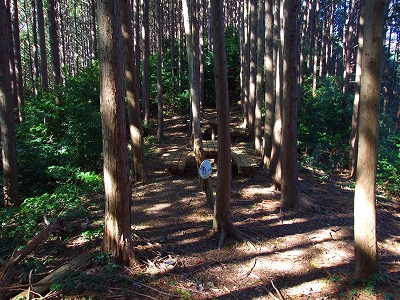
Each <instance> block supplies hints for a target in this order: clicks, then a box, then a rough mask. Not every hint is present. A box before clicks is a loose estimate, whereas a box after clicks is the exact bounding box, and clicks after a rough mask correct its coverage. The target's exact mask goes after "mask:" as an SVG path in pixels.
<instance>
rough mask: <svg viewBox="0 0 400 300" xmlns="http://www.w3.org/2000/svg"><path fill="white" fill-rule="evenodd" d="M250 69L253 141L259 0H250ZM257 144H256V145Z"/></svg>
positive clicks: (250, 114) (252, 134)
mask: <svg viewBox="0 0 400 300" xmlns="http://www.w3.org/2000/svg"><path fill="white" fill-rule="evenodd" d="M249 27H250V32H249V36H250V38H249V43H250V45H249V46H250V60H249V63H250V70H249V99H248V102H247V103H248V111H247V114H248V122H249V124H248V128H249V137H250V140H251V141H254V139H255V128H254V125H255V109H256V75H257V67H256V64H257V1H256V0H250V26H249ZM254 146H256V145H254Z"/></svg>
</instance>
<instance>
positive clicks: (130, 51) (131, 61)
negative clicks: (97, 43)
mask: <svg viewBox="0 0 400 300" xmlns="http://www.w3.org/2000/svg"><path fill="white" fill-rule="evenodd" d="M129 2H130V1H129V0H121V21H122V34H123V49H124V61H125V82H126V98H127V102H128V103H127V110H128V118H129V133H130V138H131V142H132V179H133V181H134V182H138V181H142V182H145V181H146V180H147V176H146V168H145V155H144V141H143V130H142V118H141V116H140V103H139V96H138V91H139V89H140V88H139V83H140V78H139V72H138V71H137V70H136V65H135V50H134V43H133V27H132V21H131V20H132V11H131V6H130V5H129Z"/></svg>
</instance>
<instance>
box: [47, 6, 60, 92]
mask: <svg viewBox="0 0 400 300" xmlns="http://www.w3.org/2000/svg"><path fill="white" fill-rule="evenodd" d="M47 14H48V19H49V38H50V53H51V62H52V64H53V77H54V85H55V86H57V85H59V84H60V83H61V63H60V53H59V48H60V47H59V43H58V34H57V22H56V10H55V0H47Z"/></svg>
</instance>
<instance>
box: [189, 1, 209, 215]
mask: <svg viewBox="0 0 400 300" xmlns="http://www.w3.org/2000/svg"><path fill="white" fill-rule="evenodd" d="M182 12H183V19H184V26H185V36H186V48H187V56H188V63H189V82H190V102H191V108H192V114H193V121H192V126H193V135H194V136H193V152H194V156H195V158H196V161H197V167H198V168H199V166H200V164H201V163H202V161H204V159H205V155H204V150H203V145H202V141H203V139H202V136H201V128H200V101H199V99H198V88H197V87H198V86H197V84H196V83H197V82H198V81H197V76H198V73H197V72H196V69H195V68H196V66H195V61H194V60H195V55H194V46H193V36H192V33H191V26H190V21H189V7H188V2H187V0H182ZM199 178H200V177H199ZM200 183H201V186H202V188H203V191H205V193H206V197H207V204H208V207H209V208H210V209H212V208H213V207H214V202H215V199H214V194H213V192H212V189H211V185H210V181H209V180H208V179H201V178H200Z"/></svg>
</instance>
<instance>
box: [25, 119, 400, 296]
mask: <svg viewBox="0 0 400 300" xmlns="http://www.w3.org/2000/svg"><path fill="white" fill-rule="evenodd" d="M237 122H239V121H238V120H237ZM165 128H166V130H165V135H166V136H165V139H163V141H162V142H161V143H154V145H150V146H151V148H150V151H149V153H152V154H151V155H148V156H147V166H148V179H149V180H148V182H147V183H140V184H136V185H134V187H133V206H132V224H133V225H132V228H133V234H134V242H135V249H136V253H137V257H138V259H139V260H140V262H141V264H140V266H138V267H137V268H134V269H127V268H123V267H118V266H116V265H114V264H113V263H112V262H111V261H109V260H108V259H107V257H106V256H104V255H99V256H98V257H97V258H96V259H95V260H93V261H92V263H91V264H89V265H85V266H82V267H81V268H80V269H79V270H78V271H77V272H76V274H75V275H74V277H72V278H71V279H68V280H67V281H65V282H64V283H63V290H62V291H57V290H56V291H53V292H51V293H50V294H49V295H48V296H47V299H280V300H282V299H396V297H397V299H400V296H399V293H400V282H399V281H400V265H399V263H400V209H399V204H400V202H399V199H385V198H383V197H379V198H378V205H377V208H378V211H377V225H378V228H377V231H378V247H379V266H380V270H381V272H382V274H381V275H379V276H378V277H377V278H375V280H371V281H370V282H367V283H365V284H364V285H354V284H351V282H350V281H351V275H352V272H353V270H354V259H353V217H352V215H353V207H352V205H353V204H352V203H353V189H352V188H351V186H353V183H352V182H350V181H348V180H346V179H345V174H339V173H334V172H332V173H331V174H326V173H324V172H321V171H318V170H309V169H304V168H301V169H300V170H299V178H300V185H301V187H302V190H303V192H304V194H305V195H306V197H307V198H308V199H310V200H311V201H312V202H313V203H315V204H317V205H319V206H321V207H323V210H322V211H323V213H310V212H302V211H298V210H296V211H288V212H285V214H284V215H281V214H280V210H279V198H280V193H279V192H278V191H275V190H273V189H272V188H271V185H272V182H271V179H270V178H269V177H268V176H267V173H266V171H265V170H259V171H258V172H257V173H256V174H255V175H252V176H250V177H246V176H242V175H239V174H238V173H237V170H235V169H233V174H232V192H231V214H232V219H233V222H234V224H235V225H236V226H237V227H238V228H239V229H240V230H242V231H244V232H246V233H247V234H249V235H251V236H253V237H254V238H256V239H257V240H258V242H256V243H250V242H237V241H235V240H232V239H227V240H226V242H225V246H224V247H223V248H222V249H216V246H217V243H218V236H216V235H214V234H213V233H212V232H211V226H212V212H211V211H210V210H209V209H208V208H207V206H206V197H205V195H204V193H202V192H201V189H200V186H199V184H198V180H197V170H196V164H195V159H194V157H193V156H189V158H188V163H187V166H186V169H185V172H184V173H183V174H170V173H169V172H168V171H165V170H164V166H163V164H162V158H161V157H162V154H163V153H166V152H167V151H169V150H171V149H186V150H187V147H188V145H189V138H188V137H187V135H186V133H187V129H188V127H187V123H186V121H185V120H183V119H180V118H172V119H168V120H166V123H165ZM233 147H235V148H240V149H243V150H245V151H247V152H248V153H249V154H251V153H252V151H251V150H250V149H249V148H246V147H248V146H247V143H245V142H234V144H233ZM216 171H217V170H215V169H214V172H213V175H212V177H211V183H212V185H213V187H214V190H215V178H216V177H215V176H216ZM88 202H89V203H90V206H89V209H90V210H93V211H92V212H91V214H92V217H91V218H90V223H89V229H90V230H92V231H93V230H95V229H96V228H97V229H98V232H99V233H101V232H102V227H101V224H102V220H103V211H102V207H104V198H103V195H99V194H94V195H88ZM79 224H80V223H79ZM78 229H79V228H78ZM56 239H57V238H55V240H56ZM100 244H101V234H99V235H92V236H85V235H83V233H82V231H81V230H77V232H76V236H75V237H72V238H70V239H69V240H68V243H67V244H66V245H62V247H60V249H61V250H62V251H58V250H57V251H54V240H53V241H49V242H48V246H47V249H49V252H44V251H43V252H37V253H33V256H34V257H35V258H37V259H40V260H44V259H46V257H47V259H48V260H49V265H51V264H52V263H54V264H55V263H56V262H57V261H58V262H59V263H61V261H62V260H68V259H71V258H73V257H75V256H77V255H78V254H80V253H81V252H83V251H98V250H99V249H100ZM45 246H46V245H45ZM45 249H46V248H45ZM97 253H98V252H97ZM46 255H48V256H46ZM380 279H386V283H382V282H381V281H380Z"/></svg>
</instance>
